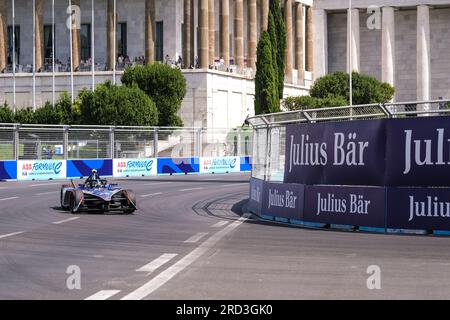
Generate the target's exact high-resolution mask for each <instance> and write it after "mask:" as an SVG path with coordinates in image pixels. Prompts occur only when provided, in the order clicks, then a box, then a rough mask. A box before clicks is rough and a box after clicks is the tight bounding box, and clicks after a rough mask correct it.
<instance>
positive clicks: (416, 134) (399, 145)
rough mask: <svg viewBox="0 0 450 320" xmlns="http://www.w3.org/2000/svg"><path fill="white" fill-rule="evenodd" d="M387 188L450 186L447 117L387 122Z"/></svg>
mask: <svg viewBox="0 0 450 320" xmlns="http://www.w3.org/2000/svg"><path fill="white" fill-rule="evenodd" d="M386 150H387V153H386V166H387V168H386V169H387V170H386V173H387V174H386V185H389V186H409V187H413V186H423V187H427V186H435V187H438V186H439V187H440V186H442V187H448V186H450V117H421V118H414V119H393V120H387V143H386Z"/></svg>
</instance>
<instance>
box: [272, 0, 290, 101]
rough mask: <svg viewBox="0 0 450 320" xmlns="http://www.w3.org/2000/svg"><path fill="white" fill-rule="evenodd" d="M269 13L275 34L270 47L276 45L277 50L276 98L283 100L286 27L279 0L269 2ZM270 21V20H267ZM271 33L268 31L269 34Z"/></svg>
mask: <svg viewBox="0 0 450 320" xmlns="http://www.w3.org/2000/svg"><path fill="white" fill-rule="evenodd" d="M269 12H270V13H271V14H272V16H273V20H274V25H273V26H272V27H273V28H275V34H276V39H277V42H276V43H273V42H272V46H275V45H276V48H277V66H276V67H277V71H278V97H279V98H280V99H283V90H284V68H285V55H286V52H285V51H286V46H287V40H286V25H285V24H284V18H283V13H282V12H281V5H280V0H270V8H269ZM269 19H270V18H269ZM270 33H271V31H269V34H270Z"/></svg>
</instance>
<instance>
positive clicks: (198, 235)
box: [184, 232, 208, 243]
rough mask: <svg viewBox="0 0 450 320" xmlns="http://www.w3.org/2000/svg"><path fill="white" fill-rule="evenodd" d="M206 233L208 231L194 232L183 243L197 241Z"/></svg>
mask: <svg viewBox="0 0 450 320" xmlns="http://www.w3.org/2000/svg"><path fill="white" fill-rule="evenodd" d="M207 235H208V232H199V233H197V234H194V235H193V236H192V237H190V238H189V239H187V240H186V241H184V243H197V242H198V241H199V240H200V239H201V238H203V237H205V236H207Z"/></svg>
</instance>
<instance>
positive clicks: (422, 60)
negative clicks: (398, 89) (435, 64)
mask: <svg viewBox="0 0 450 320" xmlns="http://www.w3.org/2000/svg"><path fill="white" fill-rule="evenodd" d="M417 100H418V101H427V100H430V8H429V7H428V6H424V5H420V6H418V7H417ZM424 108H429V106H424Z"/></svg>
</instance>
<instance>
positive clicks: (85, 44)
mask: <svg viewBox="0 0 450 320" xmlns="http://www.w3.org/2000/svg"><path fill="white" fill-rule="evenodd" d="M80 42H81V57H80V59H81V60H82V61H87V60H89V59H90V58H91V44H92V42H91V25H90V24H89V23H84V24H82V25H81V30H80Z"/></svg>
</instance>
